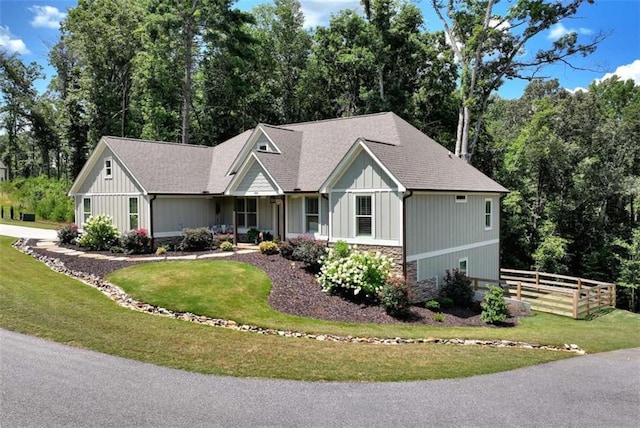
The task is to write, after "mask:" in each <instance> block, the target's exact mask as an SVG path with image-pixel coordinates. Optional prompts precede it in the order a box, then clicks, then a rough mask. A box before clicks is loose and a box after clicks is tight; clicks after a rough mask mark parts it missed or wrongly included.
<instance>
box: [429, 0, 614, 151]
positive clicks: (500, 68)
mask: <svg viewBox="0 0 640 428" xmlns="http://www.w3.org/2000/svg"><path fill="white" fill-rule="evenodd" d="M585 2H588V3H593V0H562V1H554V2H547V1H545V0H514V1H512V2H510V4H509V5H508V6H506V10H505V9H504V8H503V9H501V8H498V7H496V6H497V5H498V3H500V0H431V5H432V7H433V9H434V11H435V13H436V15H437V16H438V18H439V19H440V21H441V22H442V25H443V26H444V29H445V32H446V34H447V38H448V41H449V46H450V49H451V50H452V52H453V53H454V55H455V58H456V61H457V63H458V66H459V68H460V86H459V97H460V105H459V109H458V127H457V133H456V148H455V153H456V156H459V157H461V158H463V159H465V160H467V161H470V160H471V157H472V155H473V150H474V146H475V144H476V142H477V139H478V137H479V134H480V128H481V126H482V122H483V116H484V113H485V111H486V108H487V103H488V101H489V98H490V96H491V94H492V93H493V92H495V91H496V90H497V89H498V88H499V87H500V86H501V85H502V83H503V81H504V79H513V78H520V79H531V78H533V77H534V76H535V75H536V73H537V72H538V71H539V70H540V69H541V68H542V67H544V66H545V65H548V64H552V63H556V62H563V63H565V64H568V65H569V66H571V63H570V62H569V59H570V58H571V57H572V56H574V55H577V54H579V55H587V54H589V53H591V52H593V51H594V50H595V48H596V46H597V45H598V43H599V42H600V41H601V40H602V39H603V38H604V35H603V34H601V33H600V34H597V35H596V36H594V37H593V38H592V39H591V40H590V41H588V42H586V43H580V42H579V40H578V34H577V33H576V32H569V33H567V34H565V35H563V36H562V37H560V38H559V39H558V40H555V41H554V42H553V43H552V44H551V46H549V47H548V48H545V49H541V50H539V51H538V52H536V53H535V55H533V56H530V55H528V54H526V53H525V50H526V47H527V44H528V42H529V41H530V40H531V39H532V38H533V37H534V36H536V35H538V34H540V33H541V32H543V31H546V30H548V29H549V28H550V27H551V26H552V25H554V24H557V23H558V22H560V21H561V20H562V19H564V18H567V17H571V16H573V15H574V14H575V13H576V12H577V10H578V8H579V7H580V6H581V5H582V4H583V3H585ZM472 126H473V130H472V129H471V128H472Z"/></svg>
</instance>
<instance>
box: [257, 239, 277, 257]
mask: <svg viewBox="0 0 640 428" xmlns="http://www.w3.org/2000/svg"><path fill="white" fill-rule="evenodd" d="M259 248H260V252H261V253H262V254H266V255H268V256H269V255H271V254H278V245H276V243H275V242H273V241H262V242H261V243H260V246H259Z"/></svg>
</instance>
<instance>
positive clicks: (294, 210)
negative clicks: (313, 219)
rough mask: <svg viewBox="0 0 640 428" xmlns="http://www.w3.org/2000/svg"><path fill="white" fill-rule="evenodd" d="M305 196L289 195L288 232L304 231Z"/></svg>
mask: <svg viewBox="0 0 640 428" xmlns="http://www.w3.org/2000/svg"><path fill="white" fill-rule="evenodd" d="M303 203H304V198H303V197H302V196H296V197H293V196H287V201H286V207H287V216H286V221H287V233H303V232H302V210H303V207H302V204H303Z"/></svg>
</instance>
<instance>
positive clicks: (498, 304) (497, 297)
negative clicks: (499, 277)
mask: <svg viewBox="0 0 640 428" xmlns="http://www.w3.org/2000/svg"><path fill="white" fill-rule="evenodd" d="M480 307H481V308H482V313H481V314H480V319H481V320H482V321H483V322H486V323H487V324H496V323H499V322H500V321H504V320H505V319H507V318H508V317H509V316H510V315H511V314H510V313H509V307H508V306H507V303H506V302H505V301H504V291H503V290H502V288H500V287H496V286H494V285H491V286H489V291H488V292H487V293H486V294H485V295H484V299H483V301H482V303H480Z"/></svg>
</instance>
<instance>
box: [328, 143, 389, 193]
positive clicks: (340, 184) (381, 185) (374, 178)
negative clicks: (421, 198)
mask: <svg viewBox="0 0 640 428" xmlns="http://www.w3.org/2000/svg"><path fill="white" fill-rule="evenodd" d="M333 188H334V189H339V190H345V189H395V188H397V186H396V185H395V183H394V182H393V180H391V178H389V176H388V175H387V174H386V173H385V172H384V171H383V170H382V168H380V166H379V165H378V164H377V163H376V162H375V161H374V160H373V159H372V158H371V156H369V155H368V154H367V153H366V152H364V151H362V152H360V154H359V155H358V156H357V157H356V159H355V160H354V161H353V163H352V164H351V165H350V166H349V168H348V169H347V170H346V171H345V172H344V174H342V176H341V177H340V179H339V180H338V181H337V182H336V184H335V185H334V186H333Z"/></svg>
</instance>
